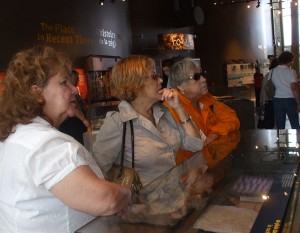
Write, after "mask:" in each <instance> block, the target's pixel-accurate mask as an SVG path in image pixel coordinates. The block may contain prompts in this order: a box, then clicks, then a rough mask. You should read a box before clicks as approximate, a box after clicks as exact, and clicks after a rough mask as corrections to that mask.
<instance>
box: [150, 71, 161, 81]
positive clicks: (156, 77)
mask: <svg viewBox="0 0 300 233" xmlns="http://www.w3.org/2000/svg"><path fill="white" fill-rule="evenodd" d="M151 77H152V79H153V80H157V79H159V78H161V76H160V75H159V74H156V73H154V74H151Z"/></svg>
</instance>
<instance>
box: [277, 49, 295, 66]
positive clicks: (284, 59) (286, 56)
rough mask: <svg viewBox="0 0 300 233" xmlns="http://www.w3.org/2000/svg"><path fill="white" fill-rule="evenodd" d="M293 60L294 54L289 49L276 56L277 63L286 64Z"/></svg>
mask: <svg viewBox="0 0 300 233" xmlns="http://www.w3.org/2000/svg"><path fill="white" fill-rule="evenodd" d="M293 60H294V55H293V54H292V53H291V52H290V51H283V52H282V53H281V54H280V55H279V57H278V63H279V64H282V65H284V64H287V63H290V62H292V61H293Z"/></svg>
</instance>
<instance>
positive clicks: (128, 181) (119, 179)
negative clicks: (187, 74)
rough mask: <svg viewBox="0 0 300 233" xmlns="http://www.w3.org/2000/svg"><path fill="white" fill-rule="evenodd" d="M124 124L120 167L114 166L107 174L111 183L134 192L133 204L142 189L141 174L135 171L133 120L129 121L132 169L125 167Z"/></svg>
mask: <svg viewBox="0 0 300 233" xmlns="http://www.w3.org/2000/svg"><path fill="white" fill-rule="evenodd" d="M126 123H127V122H124V123H123V136H122V152H121V161H120V165H116V164H114V165H113V166H112V168H111V169H110V170H109V171H108V173H107V179H108V180H109V181H111V182H114V183H117V184H120V185H123V186H126V187H128V188H130V189H131V191H132V194H133V196H132V199H133V202H135V200H137V199H138V196H139V191H140V189H141V188H142V183H141V181H140V177H139V174H138V173H137V171H136V170H135V169H134V131H133V124H132V120H130V121H129V123H130V129H131V147H132V165H131V167H126V166H124V150H125V136H126V125H127V124H126Z"/></svg>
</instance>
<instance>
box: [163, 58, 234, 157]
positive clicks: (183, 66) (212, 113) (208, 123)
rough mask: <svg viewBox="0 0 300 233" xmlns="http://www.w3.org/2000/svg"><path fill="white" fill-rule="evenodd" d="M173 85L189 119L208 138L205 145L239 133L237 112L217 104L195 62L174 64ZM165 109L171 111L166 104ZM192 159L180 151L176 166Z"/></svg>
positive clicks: (175, 117) (171, 81)
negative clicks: (221, 137)
mask: <svg viewBox="0 0 300 233" xmlns="http://www.w3.org/2000/svg"><path fill="white" fill-rule="evenodd" d="M170 84H171V87H173V88H175V89H174V91H177V92H178V95H179V98H180V101H181V103H182V104H183V106H184V108H185V111H186V113H187V114H189V116H190V118H189V119H190V120H193V121H194V123H195V124H196V125H197V127H198V129H201V130H202V131H203V132H204V134H205V135H206V141H205V144H209V143H210V142H212V141H214V140H215V139H217V138H218V137H219V136H224V135H227V134H228V133H230V132H233V131H236V130H239V128H240V121H239V119H238V118H237V115H236V112H235V111H234V110H233V109H231V108H230V107H228V106H227V105H225V104H223V103H221V102H219V101H217V100H216V99H215V98H214V97H213V96H212V95H211V94H210V93H209V92H208V87H207V83H206V78H205V77H204V76H203V73H202V72H201V68H200V67H199V65H198V63H197V62H196V61H195V60H193V59H191V58H185V59H183V60H181V61H179V62H177V63H175V64H174V65H173V66H172V68H171V72H170ZM164 105H165V106H166V107H168V105H167V104H166V103H164ZM168 108H169V107H168ZM169 110H170V111H171V113H172V115H173V117H174V119H175V120H176V121H178V122H180V120H179V118H178V116H177V115H176V113H175V112H174V111H172V109H170V108H169ZM190 155H191V153H190V152H187V151H185V150H183V149H181V150H180V151H179V152H178V155H177V159H176V161H177V163H180V162H181V161H182V160H184V159H185V158H188V157H189V156H190ZM207 159H208V158H207Z"/></svg>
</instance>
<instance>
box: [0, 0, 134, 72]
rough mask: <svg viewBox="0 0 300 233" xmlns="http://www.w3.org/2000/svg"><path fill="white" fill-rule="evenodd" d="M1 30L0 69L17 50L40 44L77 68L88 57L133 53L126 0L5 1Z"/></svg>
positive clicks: (0, 20) (0, 21)
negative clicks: (64, 55)
mask: <svg viewBox="0 0 300 233" xmlns="http://www.w3.org/2000/svg"><path fill="white" fill-rule="evenodd" d="M0 29H1V31H0V69H1V68H2V69H5V67H6V66H7V63H8V61H9V60H10V58H11V56H12V55H13V54H15V53H16V52H17V51H19V50H21V49H23V48H28V47H32V46H33V45H35V44H37V43H46V44H49V45H51V46H53V47H55V48H57V49H60V50H63V51H65V52H66V53H68V54H69V55H70V56H71V58H72V59H73V60H74V63H75V66H84V65H85V64H84V63H85V58H86V56H87V55H89V54H98V55H111V56H121V57H123V56H127V55H128V54H129V53H130V52H131V30H130V23H129V11H128V3H127V2H123V1H116V2H115V3H114V4H112V3H110V2H107V3H106V4H105V5H104V6H100V5H99V4H98V0H89V1H86V0H76V1H72V0H61V1H58V0H43V1H39V0H31V1H19V0H2V1H1V14H0ZM101 32H111V33H114V35H115V36H112V35H111V34H107V35H105V34H103V33H102V34H101ZM62 38H66V39H68V41H67V42H66V43H65V42H62V40H61V39H62Z"/></svg>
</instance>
